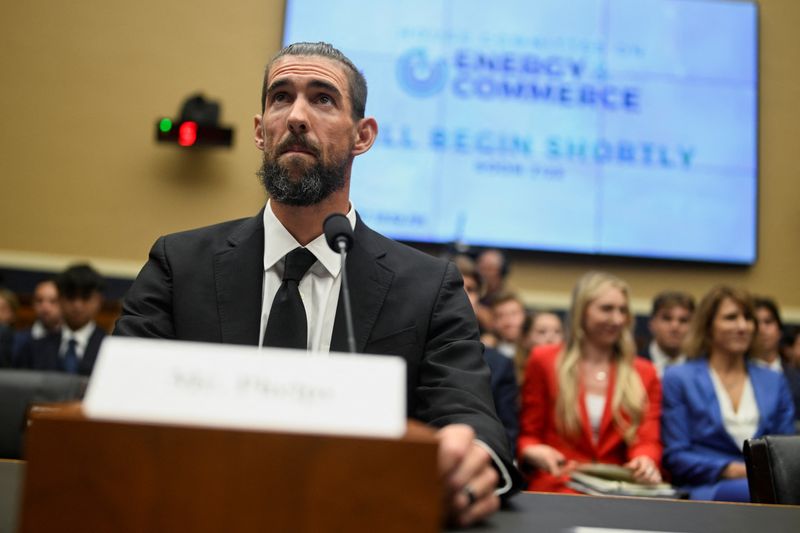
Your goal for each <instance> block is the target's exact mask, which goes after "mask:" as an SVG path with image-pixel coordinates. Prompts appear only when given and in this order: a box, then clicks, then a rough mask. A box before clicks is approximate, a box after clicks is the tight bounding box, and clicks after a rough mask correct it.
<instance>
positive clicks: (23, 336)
mask: <svg viewBox="0 0 800 533" xmlns="http://www.w3.org/2000/svg"><path fill="white" fill-rule="evenodd" d="M33 314H34V315H35V316H36V320H35V321H34V323H33V326H31V329H29V330H25V331H19V332H17V335H16V337H15V339H14V353H15V354H18V353H19V352H20V351H21V350H22V347H23V346H24V345H25V344H27V343H28V342H31V341H32V340H33V339H41V338H43V337H46V336H47V335H49V334H52V333H56V332H58V331H60V328H61V307H60V306H59V304H58V288H57V287H56V282H55V281H53V280H52V279H46V280H43V281H40V282H39V283H37V284H36V287H35V288H34V290H33Z"/></svg>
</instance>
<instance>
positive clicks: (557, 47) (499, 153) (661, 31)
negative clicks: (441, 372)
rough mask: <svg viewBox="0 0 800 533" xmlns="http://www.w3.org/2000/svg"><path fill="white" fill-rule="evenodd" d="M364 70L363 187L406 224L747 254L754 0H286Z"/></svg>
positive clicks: (708, 257) (362, 197) (515, 245)
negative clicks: (370, 131)
mask: <svg viewBox="0 0 800 533" xmlns="http://www.w3.org/2000/svg"><path fill="white" fill-rule="evenodd" d="M296 41H327V42H330V43H332V44H333V45H334V46H336V47H337V48H339V49H340V50H342V51H343V52H344V53H345V54H346V55H347V56H349V57H350V58H351V59H352V60H353V62H354V63H355V64H356V65H357V66H358V67H359V69H361V70H362V71H363V73H364V75H365V77H366V78H367V82H368V84H369V98H368V100H367V115H369V116H373V117H375V118H376V119H377V121H378V127H379V133H378V137H377V140H376V142H375V145H374V146H373V147H372V149H371V150H370V151H369V152H367V153H366V154H364V155H362V156H359V157H358V158H357V159H356V161H355V163H354V166H353V175H352V185H351V199H352V201H353V204H354V206H355V207H356V209H357V210H358V212H359V213H360V214H361V216H362V217H363V218H364V220H365V221H366V222H367V224H369V225H370V226H371V227H373V228H374V229H376V230H378V231H380V232H382V233H384V234H386V235H388V236H390V237H393V238H395V239H399V240H405V241H411V242H427V243H452V242H458V243H463V244H468V245H475V246H494V247H501V248H508V249H524V250H539V251H556V252H569V253H581V254H605V255H614V256H635V257H647V258H661V259H677V260H688V261H705V262H722V263H738V264H751V263H753V262H754V261H755V259H756V222H757V221H756V218H757V211H756V204H757V190H758V183H757V159H756V155H757V144H756V140H757V109H758V94H757V70H758V66H757V9H756V5H755V4H754V3H750V2H739V1H704V0H570V1H568V2H565V1H563V0H536V1H530V0H503V1H497V2H487V1H485V0H480V1H479V0H450V1H447V0H444V1H436V0H404V1H402V2H375V1H370V0H337V1H336V2H321V1H316V0H288V1H287V5H286V20H285V29H284V42H285V43H290V42H296Z"/></svg>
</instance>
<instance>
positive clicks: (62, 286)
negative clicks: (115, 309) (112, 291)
mask: <svg viewBox="0 0 800 533" xmlns="http://www.w3.org/2000/svg"><path fill="white" fill-rule="evenodd" d="M56 287H58V295H59V296H61V297H64V298H66V299H68V300H73V299H75V298H84V299H85V298H89V297H90V296H91V295H92V294H93V293H95V292H97V293H102V292H103V291H104V290H105V288H106V281H105V280H104V279H103V276H101V275H100V274H99V273H98V272H97V271H96V270H95V269H93V268H92V267H91V266H89V265H88V264H80V265H72V266H71V267H69V268H67V269H66V270H65V271H64V272H62V273H61V274H59V275H58V276H57V277H56Z"/></svg>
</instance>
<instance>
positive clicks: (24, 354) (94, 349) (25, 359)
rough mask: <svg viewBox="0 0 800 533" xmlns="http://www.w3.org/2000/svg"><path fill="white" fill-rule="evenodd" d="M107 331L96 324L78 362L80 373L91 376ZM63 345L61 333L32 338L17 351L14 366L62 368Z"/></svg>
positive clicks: (35, 368)
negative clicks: (61, 348)
mask: <svg viewBox="0 0 800 533" xmlns="http://www.w3.org/2000/svg"><path fill="white" fill-rule="evenodd" d="M105 336H106V333H105V332H104V331H103V330H102V329H100V328H98V327H97V326H95V328H94V331H93V332H92V335H91V336H90V337H89V342H88V344H87V345H86V350H85V351H84V352H83V357H81V359H80V363H79V364H78V374H80V375H82V376H90V375H91V374H92V369H93V368H94V362H95V361H96V360H97V353H98V352H99V351H100V344H101V343H102V341H103V338H104V337H105ZM60 347H61V333H60V332H59V333H54V334H51V335H47V336H45V337H42V338H41V339H33V338H32V339H30V340H29V341H28V342H27V343H25V344H24V345H23V346H22V347H21V348H20V351H19V353H17V355H16V357H15V360H14V366H15V367H17V368H28V369H31V370H61V356H60V355H59V353H58V351H59V348H60Z"/></svg>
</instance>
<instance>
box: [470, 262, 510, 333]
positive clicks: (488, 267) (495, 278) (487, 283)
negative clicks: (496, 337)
mask: <svg viewBox="0 0 800 533" xmlns="http://www.w3.org/2000/svg"><path fill="white" fill-rule="evenodd" d="M475 266H476V267H477V269H478V275H479V276H480V277H481V279H482V280H483V294H482V295H481V299H480V302H479V303H478V310H477V311H476V313H475V314H476V315H477V316H478V325H479V326H480V328H481V332H486V331H491V330H492V329H493V328H494V316H493V314H492V304H493V303H494V300H495V298H497V296H499V295H501V294H503V293H505V292H506V276H507V275H508V261H507V260H506V257H505V255H504V254H503V252H501V251H500V250H496V249H493V248H490V249H488V250H484V251H483V252H481V253H480V255H478V259H477V260H476V263H475Z"/></svg>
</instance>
